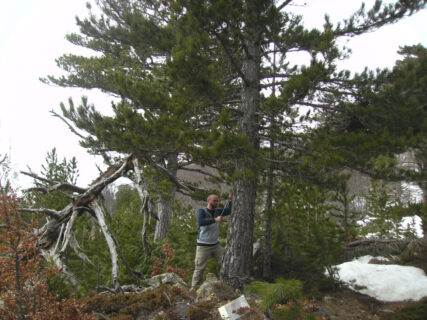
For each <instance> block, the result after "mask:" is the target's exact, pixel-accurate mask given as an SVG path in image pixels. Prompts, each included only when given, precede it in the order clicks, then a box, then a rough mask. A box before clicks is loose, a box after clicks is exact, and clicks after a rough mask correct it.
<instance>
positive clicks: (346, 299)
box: [318, 289, 411, 320]
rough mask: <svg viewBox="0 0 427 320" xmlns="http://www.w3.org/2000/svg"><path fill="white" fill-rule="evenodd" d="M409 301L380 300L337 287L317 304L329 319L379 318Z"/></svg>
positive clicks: (372, 319) (368, 319)
mask: <svg viewBox="0 0 427 320" xmlns="http://www.w3.org/2000/svg"><path fill="white" fill-rule="evenodd" d="M410 303H411V302H382V301H378V300H376V299H374V298H371V297H369V296H366V295H363V294H360V293H357V292H355V291H352V290H350V289H339V290H337V291H334V292H329V293H328V294H326V295H325V296H324V298H323V300H322V301H320V302H318V305H319V307H320V309H322V310H324V311H326V312H327V313H328V314H329V316H330V319H331V320H374V319H378V320H379V319H381V317H382V316H384V315H386V314H389V313H391V312H394V311H396V310H397V309H399V308H402V307H404V306H406V305H408V304H410Z"/></svg>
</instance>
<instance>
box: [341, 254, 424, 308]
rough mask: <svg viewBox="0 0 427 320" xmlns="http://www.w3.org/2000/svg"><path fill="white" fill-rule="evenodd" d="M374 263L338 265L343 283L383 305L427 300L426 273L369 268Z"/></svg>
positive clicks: (362, 261)
mask: <svg viewBox="0 0 427 320" xmlns="http://www.w3.org/2000/svg"><path fill="white" fill-rule="evenodd" d="M371 259H372V257H371V256H364V257H361V258H359V259H355V260H353V261H350V262H345V263H343V264H340V265H338V266H337V268H338V274H339V277H340V279H341V280H342V281H343V282H345V283H346V284H347V285H348V286H349V288H351V289H353V290H356V291H359V292H360V293H363V294H366V295H368V296H371V297H373V298H375V299H377V300H381V301H387V302H393V301H405V300H413V301H418V300H420V299H421V298H423V297H426V296H427V277H426V275H425V274H424V271H423V270H422V269H419V268H415V267H411V266H400V265H387V264H369V263H368V262H369V260H371ZM361 287H363V289H360V288H361ZM357 289H359V290H357Z"/></svg>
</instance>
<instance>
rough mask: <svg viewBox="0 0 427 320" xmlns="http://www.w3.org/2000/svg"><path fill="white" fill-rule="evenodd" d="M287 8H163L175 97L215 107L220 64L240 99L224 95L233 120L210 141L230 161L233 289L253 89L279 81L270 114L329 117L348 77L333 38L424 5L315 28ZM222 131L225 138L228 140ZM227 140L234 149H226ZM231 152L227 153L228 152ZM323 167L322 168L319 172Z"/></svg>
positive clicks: (225, 270)
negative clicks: (173, 33) (170, 26)
mask: <svg viewBox="0 0 427 320" xmlns="http://www.w3.org/2000/svg"><path fill="white" fill-rule="evenodd" d="M290 3H291V1H281V2H275V1H270V0H265V1H262V0H261V1H243V0H242V1H205V2H202V3H200V2H198V1H191V0H182V1H176V2H174V4H173V5H171V7H172V8H173V9H174V10H175V15H174V17H176V21H177V22H176V26H177V29H178V30H179V33H178V35H179V37H178V42H177V45H176V47H175V48H174V52H173V53H174V55H173V59H172V60H171V66H172V68H174V71H175V74H174V75H175V76H176V79H177V81H179V82H180V83H182V91H183V92H184V89H185V90H187V89H188V88H190V89H189V90H191V92H192V93H195V94H197V95H198V96H199V99H201V100H202V99H211V100H212V106H215V104H214V102H215V100H214V99H212V95H211V93H212V92H215V93H216V92H218V90H220V91H219V92H226V90H225V88H228V87H229V86H227V85H226V84H225V85H224V84H223V83H222V80H223V79H222V78H221V77H217V78H215V75H217V74H220V73H219V72H216V71H217V70H218V69H219V68H221V67H222V66H223V65H224V64H226V65H227V64H228V65H229V68H230V70H232V73H231V76H233V78H232V79H230V81H229V83H231V84H233V85H234V84H238V85H239V86H240V93H239V94H240V99H239V100H238V101H237V102H235V103H233V101H235V99H234V100H233V99H232V98H233V96H232V95H230V96H229V97H228V99H227V100H228V103H227V104H225V105H223V108H227V109H228V110H229V111H228V114H230V117H231V118H232V119H235V120H236V121H235V123H234V125H233V127H231V130H230V129H229V130H227V132H223V133H221V135H220V136H219V137H218V138H217V143H216V145H217V146H220V147H221V149H220V150H222V152H221V156H222V157H223V158H226V157H227V156H228V155H232V156H233V158H232V159H230V160H232V161H233V169H234V171H233V174H232V176H233V178H234V191H235V193H234V195H235V196H234V209H233V215H232V216H231V221H230V224H229V232H228V237H227V251H226V254H225V257H224V259H223V266H222V272H221V277H222V279H223V280H224V281H226V282H227V283H229V284H231V285H232V286H234V287H241V286H242V284H243V283H244V281H245V279H246V277H247V276H248V274H249V265H250V260H251V252H252V233H253V227H254V224H253V221H254V210H255V198H256V194H257V178H258V174H259V173H260V171H259V170H260V163H259V162H260V160H261V159H260V158H259V149H260V142H261V141H260V127H259V123H261V122H262V119H263V116H264V115H263V114H262V113H261V112H260V111H261V102H262V96H261V89H268V88H270V89H271V88H272V87H273V86H277V84H278V83H280V85H279V86H278V90H279V91H280V93H281V94H280V97H279V100H280V102H281V106H282V108H281V109H279V110H277V112H278V113H279V114H281V115H283V114H286V110H289V109H292V108H296V109H298V107H299V106H301V105H306V106H310V107H311V108H314V109H315V110H321V111H322V112H325V111H328V113H329V114H332V115H333V114H334V113H335V112H336V111H339V108H338V107H339V105H340V103H341V100H342V98H343V94H341V93H340V90H339V87H340V86H341V87H345V86H346V85H348V84H349V83H348V80H349V77H348V74H347V73H345V72H337V70H336V66H335V64H334V61H335V60H336V59H338V58H340V57H342V56H343V53H342V52H341V50H340V48H339V47H338V45H337V43H336V39H337V38H339V37H341V36H356V35H359V34H362V33H364V32H367V31H370V30H374V29H376V28H378V27H380V26H382V25H384V24H386V23H391V22H395V21H397V20H398V19H400V18H401V17H403V16H405V15H407V14H410V13H412V12H414V11H417V10H419V9H421V8H423V7H424V5H425V1H415V2H410V3H408V2H405V3H402V2H398V3H396V4H389V5H384V6H383V5H381V3H380V2H376V3H375V5H374V7H373V8H372V9H371V10H370V11H368V12H366V11H365V8H364V6H362V8H361V9H360V11H358V12H356V13H355V14H354V15H353V16H352V17H351V18H349V19H348V20H346V21H345V22H344V23H343V24H341V25H337V26H333V25H332V24H331V23H330V21H329V20H328V19H326V22H325V25H324V29H323V30H317V29H313V30H307V29H305V28H304V26H303V25H302V23H301V17H299V16H297V15H293V14H292V13H291V12H290V11H288V8H289V5H290ZM295 51H297V52H304V53H306V54H307V55H308V57H309V60H310V63H309V65H308V66H295V67H293V66H292V65H291V64H290V61H289V60H288V57H287V54H288V53H289V52H295ZM275 52H277V53H278V54H279V57H278V59H280V64H279V65H276V64H272V63H271V62H270V61H272V57H273V55H274V53H275ZM224 60H225V61H226V62H224ZM288 62H289V63H288ZM273 79H274V81H273ZM339 83H341V84H340V85H337V84H339ZM218 88H223V90H221V89H218ZM234 92H235V91H232V93H234ZM341 92H342V91H341ZM344 96H345V95H344ZM221 97H222V96H221ZM347 98H348V99H352V97H347ZM227 100H226V101H227ZM202 101H205V100H202ZM230 133H232V134H233V136H231V137H230ZM235 141H239V143H238V144H234V143H233V142H235ZM303 141H304V140H303V137H299V135H294V137H289V136H288V137H287V138H286V139H284V140H282V141H280V142H279V141H277V142H276V143H277V144H285V145H286V146H288V148H287V149H285V150H287V151H284V152H287V153H288V154H289V153H293V152H295V150H297V151H298V150H299V151H300V152H303V153H305V152H307V150H306V149H305V150H304V144H303ZM224 142H228V145H227V144H225V143H224ZM236 145H237V146H236ZM233 148H234V152H231V151H228V150H233ZM237 150H238V151H237ZM320 160H322V159H321V158H320ZM322 164H323V163H322ZM326 164H327V163H326ZM318 168H319V167H317V168H316V169H318ZM327 168H328V167H327V166H323V168H322V169H323V170H322V172H325V171H327V170H328V169H327ZM312 170H313V169H312ZM294 173H295V172H294Z"/></svg>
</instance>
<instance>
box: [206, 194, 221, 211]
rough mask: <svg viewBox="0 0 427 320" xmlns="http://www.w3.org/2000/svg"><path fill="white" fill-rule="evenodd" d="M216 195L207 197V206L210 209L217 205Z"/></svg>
mask: <svg viewBox="0 0 427 320" xmlns="http://www.w3.org/2000/svg"><path fill="white" fill-rule="evenodd" d="M218 201H219V199H218V196H216V195H212V196H210V197H209V199H208V206H209V207H210V208H212V209H215V208H216V207H217V206H218Z"/></svg>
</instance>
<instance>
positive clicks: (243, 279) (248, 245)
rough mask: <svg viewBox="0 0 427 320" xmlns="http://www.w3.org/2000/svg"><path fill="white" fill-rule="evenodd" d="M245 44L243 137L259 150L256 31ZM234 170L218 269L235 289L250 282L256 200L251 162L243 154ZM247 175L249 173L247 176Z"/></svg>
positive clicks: (255, 186)
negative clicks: (236, 176)
mask: <svg viewBox="0 0 427 320" xmlns="http://www.w3.org/2000/svg"><path fill="white" fill-rule="evenodd" d="M251 31H252V32H251V33H250V35H249V34H248V39H247V41H246V48H247V50H248V53H247V57H246V59H245V60H244V61H243V68H242V72H243V74H244V77H245V78H244V79H243V88H242V113H243V114H242V118H241V120H240V125H241V129H242V135H244V136H246V137H247V138H248V141H249V142H250V145H251V147H252V148H253V149H254V150H257V149H258V138H257V129H258V122H257V113H258V111H259V101H260V97H259V80H260V72H259V70H260V48H259V46H258V45H257V42H256V40H255V39H256V38H257V33H258V32H257V31H256V29H255V28H254V29H252V30H251ZM235 164H236V170H237V172H239V173H242V178H240V179H239V180H237V181H236V182H235V185H234V196H233V212H232V214H231V220H230V223H229V227H228V233H227V248H226V252H225V255H224V259H223V262H222V266H221V280H222V281H224V282H225V283H227V284H229V285H231V286H232V287H234V288H240V289H241V288H243V286H244V285H245V284H246V283H247V282H248V280H249V273H250V264H251V260H252V242H253V229H254V211H255V198H256V192H257V178H256V177H257V173H256V168H255V163H254V159H253V157H251V156H247V155H244V156H243V157H238V158H236V160H235ZM246 172H250V173H251V174H250V175H249V176H247V175H246Z"/></svg>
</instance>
